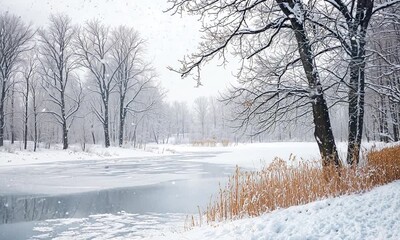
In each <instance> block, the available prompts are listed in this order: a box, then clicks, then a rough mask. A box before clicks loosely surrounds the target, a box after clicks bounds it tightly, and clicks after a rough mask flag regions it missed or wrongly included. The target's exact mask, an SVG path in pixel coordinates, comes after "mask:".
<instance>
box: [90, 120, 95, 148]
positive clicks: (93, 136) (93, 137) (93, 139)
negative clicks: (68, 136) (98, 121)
mask: <svg viewBox="0 0 400 240" xmlns="http://www.w3.org/2000/svg"><path fill="white" fill-rule="evenodd" d="M90 127H91V132H92V141H93V144H96V137H95V135H94V129H93V124H92V125H91V126H90Z"/></svg>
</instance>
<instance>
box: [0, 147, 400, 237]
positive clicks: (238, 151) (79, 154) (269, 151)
mask: <svg viewBox="0 0 400 240" xmlns="http://www.w3.org/2000/svg"><path fill="white" fill-rule="evenodd" d="M383 146H388V145H385V144H382V143H365V144H364V145H363V150H365V149H371V148H372V147H377V148H381V147H383ZM338 148H339V151H340V154H341V156H345V153H346V152H345V150H346V144H344V143H339V144H338ZM292 154H293V155H295V156H296V157H297V159H301V158H302V159H306V160H317V159H318V158H319V152H318V147H317V144H316V143H310V142H309V143H307V142H280V143H255V144H239V145H236V146H228V147H223V146H217V147H194V146H190V145H155V144H154V145H151V144H150V145H147V147H146V149H144V150H138V149H130V148H116V147H111V148H108V149H104V148H102V147H101V146H87V150H86V151H81V150H80V147H79V146H72V147H71V149H69V150H66V151H65V150H61V149H59V146H56V148H53V149H42V148H41V149H40V150H39V151H38V152H32V151H23V150H19V148H18V145H15V146H14V147H11V146H6V147H3V148H1V149H0V200H1V201H3V202H2V203H0V215H2V214H3V215H2V216H3V217H6V218H7V221H5V222H7V223H9V222H14V223H13V224H0V239H26V238H29V237H32V236H36V237H35V238H33V239H40V238H41V239H49V238H53V237H55V238H60V239H70V238H73V239H80V238H81V239H86V238H90V237H94V238H95V239H126V238H129V239H136V238H137V239H141V238H142V237H147V238H149V239H276V238H278V239H279V238H281V239H287V238H290V239H304V238H309V239H319V238H325V239H332V238H333V239H335V238H336V239H341V238H348V239H366V238H367V239H368V238H370V239H376V238H378V239H379V238H382V239H387V238H389V239H390V238H392V239H400V238H399V231H400V230H397V229H400V226H399V223H398V222H400V216H399V215H400V213H399V211H400V210H399V209H400V204H399V201H400V196H399V194H400V182H396V183H392V184H390V185H388V186H383V187H380V188H377V189H374V190H373V191H372V192H370V193H366V194H362V195H354V196H344V197H341V198H337V199H327V200H322V201H319V202H315V203H311V204H308V205H305V206H296V207H292V208H289V209H285V210H278V211H275V212H272V213H268V214H265V215H264V216H261V217H258V218H253V219H243V220H238V221H234V222H226V223H221V224H218V225H217V226H213V227H204V226H203V227H201V228H196V229H193V230H191V231H188V232H184V231H183V225H184V223H183V219H184V217H185V216H186V214H187V213H190V214H191V213H194V212H196V211H197V209H196V206H204V204H207V202H208V201H209V197H210V195H212V194H214V193H216V192H217V189H218V182H222V183H223V181H224V179H225V180H226V179H227V177H226V176H227V174H231V173H232V172H233V171H234V170H233V169H234V168H233V167H234V166H235V165H239V166H240V167H246V168H250V169H254V168H260V167H261V166H264V164H265V163H268V162H271V161H272V160H273V159H274V158H275V157H280V158H283V159H288V158H289V156H290V155H292ZM32 196H33V197H32ZM1 201H0V202H1ZM39 206H40V207H39ZM39 208H40V209H41V210H42V211H41V212H37V209H39ZM16 209H19V210H18V211H17V210H16ZM24 209H25V210H24ZM27 209H28V211H27ZM2 211H6V213H4V212H3V213H2ZM7 211H8V212H7ZM24 211H25V212H24ZM71 211H74V212H76V213H77V214H76V215H73V214H69V213H71ZM118 211H119V212H120V213H118V214H117V212H118ZM123 211H125V212H123ZM14 213H15V214H14ZM100 213H101V214H100ZM104 213H107V214H104ZM21 214H22V215H21ZM38 214H41V215H38ZM79 214H80V215H79ZM25 215H26V216H28V218H26V219H25V218H24V217H26V216H25ZM60 217H72V219H71V218H69V219H60ZM54 218H56V219H54ZM0 219H1V216H0ZM21 219H22V220H21ZM45 219H49V220H45ZM3 220H4V219H3ZM36 220H40V221H38V222H33V221H36ZM3 222H4V221H3ZM13 229H14V230H13ZM22 229H24V230H22ZM93 232H96V233H99V234H97V235H96V236H95V235H93V234H94V233H93ZM16 233H21V234H22V233H23V234H27V235H24V236H23V237H20V238H18V237H16V235H14V234H16ZM31 233H33V234H31ZM2 234H3V235H2ZM26 236H28V237H26ZM85 236H86V237H85Z"/></svg>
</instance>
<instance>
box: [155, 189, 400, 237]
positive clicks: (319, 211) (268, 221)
mask: <svg viewBox="0 0 400 240" xmlns="http://www.w3.org/2000/svg"><path fill="white" fill-rule="evenodd" d="M148 239H158V240H161V239H204V240H206V239H227V240H228V239H229V240H230V239H260V240H261V239H400V181H396V182H393V183H390V184H388V185H385V186H381V187H377V188H375V189H373V190H372V191H370V192H367V193H364V194H355V195H348V196H342V197H338V198H329V199H325V200H321V201H316V202H312V203H309V204H306V205H302V206H294V207H290V208H287V209H280V210H276V211H273V212H271V213H267V214H264V215H262V216H260V217H256V218H248V219H242V220H236V221H231V222H223V223H219V224H215V226H203V227H198V228H194V229H192V230H190V231H186V232H175V233H174V232H169V233H163V236H149V237H148Z"/></svg>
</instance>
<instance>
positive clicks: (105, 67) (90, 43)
mask: <svg viewBox="0 0 400 240" xmlns="http://www.w3.org/2000/svg"><path fill="white" fill-rule="evenodd" d="M77 46H78V48H79V56H80V60H81V65H82V66H83V67H84V68H86V69H87V70H88V71H89V72H90V74H89V75H90V76H89V78H92V79H93V81H94V82H95V83H94V85H95V87H94V88H90V90H91V91H92V92H94V93H95V94H98V95H99V97H100V102H101V104H100V107H95V106H94V107H93V111H94V113H95V114H96V116H97V118H98V119H99V121H100V122H101V123H102V125H103V132H104V145H105V147H109V146H110V120H109V108H110V106H109V100H110V95H111V93H112V92H113V90H114V89H115V86H116V84H115V81H114V80H113V79H114V77H115V74H116V73H117V69H118V67H115V66H114V67H112V66H111V63H110V57H111V51H112V50H111V49H112V47H113V43H112V41H111V38H110V29H109V27H107V26H105V25H103V24H102V23H100V22H99V21H98V20H92V21H89V22H87V23H86V24H85V26H84V27H83V28H82V29H81V31H80V33H79V35H78V39H77Z"/></svg>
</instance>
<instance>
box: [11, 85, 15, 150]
mask: <svg viewBox="0 0 400 240" xmlns="http://www.w3.org/2000/svg"><path fill="white" fill-rule="evenodd" d="M14 93H15V91H14V83H13V87H12V89H11V119H10V121H11V125H10V130H11V144H14V142H15V130H14V101H15V99H14Z"/></svg>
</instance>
